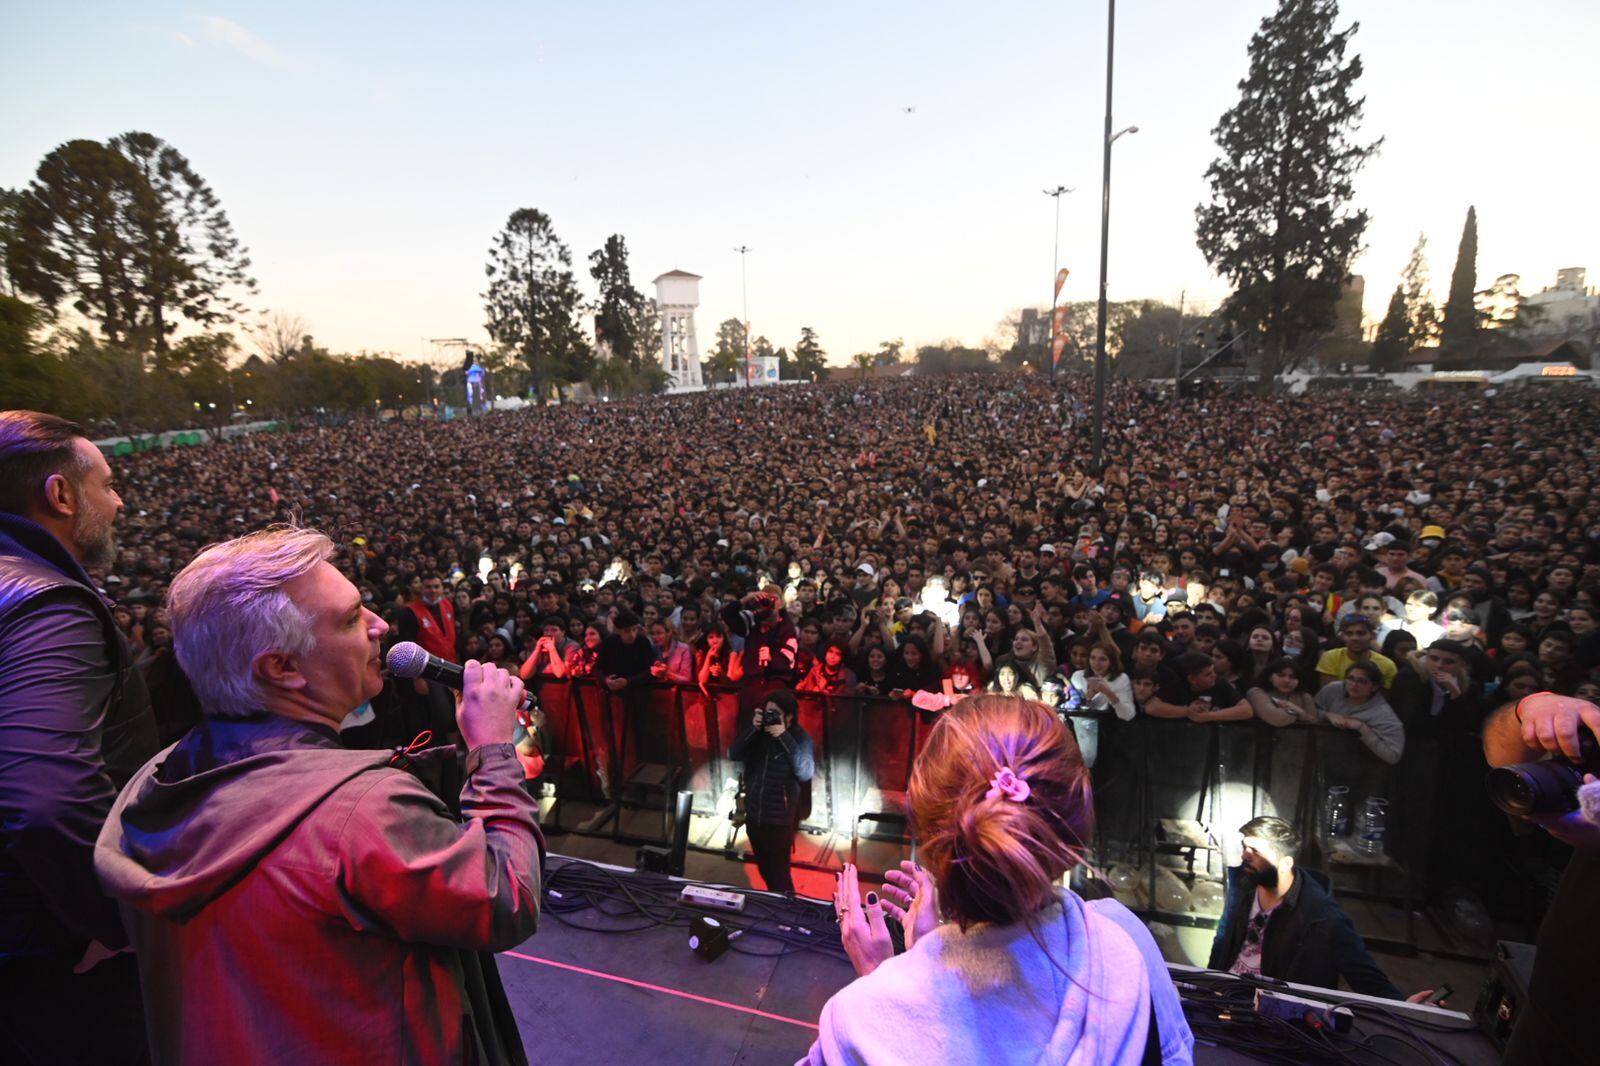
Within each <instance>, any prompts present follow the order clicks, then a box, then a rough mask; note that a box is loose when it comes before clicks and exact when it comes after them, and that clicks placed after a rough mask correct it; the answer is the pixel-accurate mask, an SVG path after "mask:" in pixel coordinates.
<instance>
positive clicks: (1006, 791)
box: [983, 766, 1033, 803]
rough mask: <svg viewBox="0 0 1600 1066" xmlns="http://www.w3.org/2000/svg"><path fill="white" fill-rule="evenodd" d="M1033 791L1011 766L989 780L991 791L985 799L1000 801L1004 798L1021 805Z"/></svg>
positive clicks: (1004, 767) (985, 795)
mask: <svg viewBox="0 0 1600 1066" xmlns="http://www.w3.org/2000/svg"><path fill="white" fill-rule="evenodd" d="M1032 791H1033V790H1032V789H1031V788H1029V787H1028V782H1026V781H1024V780H1023V779H1022V778H1021V777H1019V776H1017V774H1016V772H1015V771H1014V770H1012V769H1011V767H1009V766H1002V767H1001V768H1000V769H999V770H998V771H997V772H996V773H995V775H994V777H992V778H990V779H989V791H988V792H987V793H985V794H984V797H983V798H984V799H999V798H1000V797H1001V796H1004V797H1005V798H1006V799H1008V800H1010V801H1011V802H1012V803H1021V802H1022V801H1023V800H1025V799H1027V798H1028V795H1029V793H1031V792H1032Z"/></svg>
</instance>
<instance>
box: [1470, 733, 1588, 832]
mask: <svg viewBox="0 0 1600 1066" xmlns="http://www.w3.org/2000/svg"><path fill="white" fill-rule="evenodd" d="M1579 737H1580V742H1579V745H1578V758H1577V759H1576V760H1573V759H1566V758H1554V759H1544V760H1541V761H1539V762H1519V763H1512V764H1511V765H1509V766H1497V767H1495V768H1494V769H1493V770H1490V771H1489V779H1488V781H1487V782H1486V784H1487V785H1488V788H1489V798H1490V799H1491V800H1493V801H1494V804H1495V806H1496V807H1499V808H1500V809H1501V810H1502V811H1505V812H1506V813H1507V814H1566V813H1567V812H1568V811H1575V810H1577V809H1578V786H1579V785H1581V784H1583V775H1584V774H1596V775H1600V743H1596V742H1595V738H1594V735H1593V734H1591V733H1590V732H1589V731H1588V730H1587V729H1585V730H1584V731H1583V732H1581V733H1580V734H1579Z"/></svg>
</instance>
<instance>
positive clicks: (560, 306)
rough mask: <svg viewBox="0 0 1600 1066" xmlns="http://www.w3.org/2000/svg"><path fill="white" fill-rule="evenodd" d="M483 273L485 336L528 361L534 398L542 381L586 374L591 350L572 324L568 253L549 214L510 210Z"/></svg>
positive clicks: (574, 297)
mask: <svg viewBox="0 0 1600 1066" xmlns="http://www.w3.org/2000/svg"><path fill="white" fill-rule="evenodd" d="M484 273H485V274H487V275H488V277H489V289H488V291H487V292H485V293H484V294H483V301H484V311H485V313H486V316H487V319H488V322H487V328H488V331H489V336H490V337H492V338H493V339H494V340H496V341H497V342H499V343H500V344H504V345H505V346H506V347H508V348H511V349H513V350H514V351H516V353H517V354H518V355H520V356H521V357H522V359H523V361H524V362H526V363H527V364H528V370H529V372H530V373H531V374H532V375H533V388H534V393H535V395H537V396H538V401H539V403H541V404H542V403H544V401H545V394H546V389H545V383H546V382H547V381H553V382H557V383H562V382H574V381H582V380H583V379H584V378H586V377H588V376H589V372H590V370H592V369H593V353H592V352H591V351H590V350H589V346H588V343H587V342H586V341H585V340H584V337H583V333H582V332H581V331H580V330H579V328H578V322H577V314H578V283H577V281H576V280H575V279H574V278H573V276H572V252H571V250H570V249H568V248H567V246H566V244H565V243H563V242H562V240H561V239H560V238H559V237H557V236H556V231H555V227H554V226H553V225H551V222H550V216H549V215H546V214H545V213H544V212H543V211H539V210H536V209H534V208H531V207H524V208H521V209H520V210H517V211H513V212H512V213H511V217H510V218H509V219H507V220H506V225H505V228H504V229H503V230H501V231H500V233H499V234H497V235H496V236H495V239H494V244H493V245H492V246H491V247H490V248H489V262H488V265H487V266H485V268H484Z"/></svg>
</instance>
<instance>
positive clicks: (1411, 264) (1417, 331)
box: [1400, 233, 1439, 347]
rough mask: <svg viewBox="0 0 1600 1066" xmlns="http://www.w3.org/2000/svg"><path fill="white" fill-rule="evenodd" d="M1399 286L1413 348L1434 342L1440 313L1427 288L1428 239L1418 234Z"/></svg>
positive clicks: (1424, 235)
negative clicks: (1427, 342) (1403, 293)
mask: <svg viewBox="0 0 1600 1066" xmlns="http://www.w3.org/2000/svg"><path fill="white" fill-rule="evenodd" d="M1400 284H1401V285H1402V286H1403V287H1404V288H1405V296H1406V321H1407V323H1408V324H1409V326H1410V329H1411V335H1410V338H1409V340H1410V343H1411V346H1412V347H1415V346H1416V345H1418V344H1422V343H1424V342H1426V341H1430V340H1432V339H1433V337H1434V334H1435V333H1437V332H1438V329H1439V311H1438V309H1437V308H1435V307H1434V306H1433V293H1432V292H1431V291H1429V285H1428V238H1427V235H1426V234H1422V233H1419V234H1417V246H1416V247H1415V248H1413V249H1411V258H1410V259H1408V260H1406V268H1405V269H1404V270H1402V271H1401V272H1400Z"/></svg>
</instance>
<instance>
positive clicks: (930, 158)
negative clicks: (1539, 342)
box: [0, 0, 1600, 363]
mask: <svg viewBox="0 0 1600 1066" xmlns="http://www.w3.org/2000/svg"><path fill="white" fill-rule="evenodd" d="M1275 6H1276V5H1275V0H1213V2H1210V3H1199V2H1195V0H1143V2H1141V0H1124V2H1123V3H1122V4H1121V5H1119V10H1118V22H1117V57H1116V62H1117V66H1116V101H1115V124H1116V126H1117V127H1118V128H1120V127H1122V126H1125V125H1137V126H1138V127H1139V131H1140V132H1139V133H1137V134H1136V135H1131V136H1128V137H1124V138H1122V139H1121V140H1120V141H1118V142H1117V145H1116V149H1115V160H1114V166H1113V173H1112V177H1113V191H1112V203H1111V206H1112V211H1111V266H1110V294H1111V297H1112V298H1113V299H1124V298H1136V297H1154V298H1159V299H1165V300H1168V301H1172V302H1176V301H1177V299H1178V296H1179V293H1180V292H1182V291H1184V290H1187V291H1188V294H1189V299H1190V300H1191V301H1194V300H1196V299H1197V298H1198V299H1199V300H1201V301H1203V302H1205V303H1206V304H1208V305H1210V304H1214V303H1216V302H1217V301H1218V300H1219V299H1220V298H1221V297H1222V296H1224V295H1225V294H1226V291H1227V288H1226V286H1225V285H1224V284H1223V283H1222V282H1220V281H1219V280H1218V279H1216V278H1215V277H1213V276H1211V274H1210V272H1209V271H1208V269H1207V266H1206V264H1205V261H1204V259H1203V258H1202V257H1201V256H1200V254H1199V252H1198V251H1197V250H1196V249H1195V245H1194V208H1195V205H1196V204H1197V203H1198V202H1200V200H1201V199H1202V198H1203V197H1204V195H1205V184H1204V172H1205V169H1206V167H1207V165H1208V164H1209V163H1210V161H1211V160H1212V158H1213V157H1214V155H1215V146H1214V145H1213V143H1212V141H1211V135H1210V130H1211V128H1212V127H1213V126H1214V125H1215V123H1216V120H1217V119H1218V117H1219V116H1220V115H1221V114H1222V112H1223V111H1224V110H1226V109H1227V108H1228V107H1230V106H1232V104H1233V103H1234V102H1235V100H1236V99H1237V90H1236V83H1237V82H1238V80H1239V79H1240V78H1241V77H1243V76H1244V74H1245V71H1246V69H1247V56H1246V46H1247V44H1248V41H1249V38H1250V35H1251V33H1252V32H1253V31H1254V29H1255V28H1256V26H1257V24H1258V22H1259V20H1260V19H1261V18H1262V17H1263V16H1264V15H1266V14H1268V13H1269V12H1270V11H1271V10H1273V9H1274V7H1275ZM4 15H5V25H6V32H5V34H4V35H3V38H0V92H3V93H4V96H5V98H6V100H7V102H8V105H9V106H8V107H7V108H6V111H7V117H6V122H5V129H4V132H3V133H0V185H5V186H13V187H14V186H21V185H24V184H26V183H27V181H28V180H29V178H30V177H31V176H32V174H33V171H34V168H35V167H36V166H37V164H38V161H39V159H40V158H41V157H42V156H43V155H44V154H45V153H47V152H48V151H50V150H51V149H52V148H53V147H55V146H56V145H58V144H60V143H62V142H63V141H66V140H69V139H72V138H75V137H90V138H96V139H104V138H108V137H111V136H114V135H116V134H118V133H122V132H125V131H127V130H130V129H140V130H146V131H149V132H151V133H154V134H156V135H158V136H160V137H163V138H165V139H166V140H168V141H170V142H171V143H172V144H173V145H175V146H176V147H177V148H178V149H179V150H180V151H182V152H183V153H184V154H185V155H187V156H188V157H189V159H190V160H191V162H192V163H193V164H194V166H195V168H196V169H197V170H198V171H199V173H200V174H201V175H202V176H203V177H205V178H206V179H207V181H209V182H210V184H211V185H212V187H213V189H214V190H215V191H216V193H217V195H218V196H219V197H220V198H221V200H222V203H223V205H224V207H225V208H226V209H227V211H228V214H229V216H230V218H231V219H232V221H233V225H234V228H235V230H236V231H237V233H238V235H239V237H240V238H241V239H242V240H243V241H244V242H245V244H246V245H248V247H249V248H250V251H251V253H252V256H253V259H254V262H255V266H254V272H255V274H256V276H257V278H258V279H259V281H260V287H261V291H260V295H259V297H258V298H257V300H256V301H255V302H256V306H258V307H260V308H274V309H283V310H286V311H290V312H293V313H296V314H299V315H301V316H302V317H303V318H304V319H305V320H306V321H307V323H308V324H309V325H310V326H311V328H312V331H313V332H314V334H315V335H316V337H317V338H318V340H319V342H321V343H324V344H327V345H329V346H330V347H332V348H333V349H334V350H340V351H355V350H357V349H367V350H370V351H392V352H396V353H398V354H400V355H401V356H403V357H409V358H416V357H418V356H419V355H421V354H422V345H421V339H422V338H424V337H447V336H466V337H469V338H473V339H474V340H482V339H483V338H484V336H485V333H484V329H483V320H484V315H483V306H482V300H481V298H480V294H481V292H482V291H483V287H484V277H483V264H484V261H485V259H486V252H487V250H488V248H489V244H490V241H491V239H492V238H493V236H494V235H495V233H496V232H497V231H498V230H499V229H500V227H501V226H502V225H503V224H504V222H505V220H506V218H507V216H508V215H509V214H510V213H511V212H512V211H513V210H516V209H517V208H520V207H536V208H539V209H541V210H543V211H545V212H546V213H547V214H549V215H550V216H551V218H552V219H553V221H554V223H555V226H556V230H557V232H558V233H559V234H560V235H561V236H562V238H563V239H564V240H566V242H567V243H568V244H569V245H570V246H571V248H572V250H573V256H574V266H575V268H576V269H577V272H578V276H579V279H580V283H581V284H582V285H583V287H584V290H585V292H586V294H592V292H593V284H592V282H591V281H590V279H589V277H588V273H587V256H588V253H589V252H590V251H591V250H593V249H595V248H597V247H599V246H600V245H601V244H602V243H603V242H604V240H605V239H606V237H607V236H608V235H609V234H611V233H621V234H623V235H624V236H625V237H626V238H627V241H628V246H629V250H630V252H631V261H632V268H633V272H634V281H635V284H636V285H638V286H639V287H640V288H641V289H642V290H644V291H646V292H647V293H653V290H652V289H651V287H650V284H649V283H650V281H651V279H653V278H654V277H655V276H656V275H657V274H660V273H662V272H664V271H667V270H670V269H673V268H680V269H684V270H689V271H692V272H694V273H696V274H700V275H703V276H704V281H702V282H701V305H700V311H699V314H698V316H697V326H698V332H699V336H700V343H701V348H702V350H705V349H707V348H709V347H710V346H711V343H712V341H713V339H714V335H715V332H716V327H717V324H718V323H719V322H720V321H722V320H723V319H725V318H729V317H738V316H739V315H740V276H739V256H738V255H737V253H735V252H734V251H733V248H734V247H735V246H737V245H740V244H745V245H748V246H749V247H750V249H751V251H750V253H749V260H748V265H749V313H750V319H751V322H752V326H753V329H754V330H755V332H756V333H758V334H764V335H766V336H767V337H769V338H771V340H772V341H773V343H774V344H776V345H780V346H792V345H793V343H794V341H795V339H796V337H797V336H798V334H799V331H800V327H801V326H804V325H810V326H813V327H815V328H816V329H817V331H818V333H819V335H820V338H821V341H822V343H823V346H824V347H825V348H826V349H827V351H828V353H829V358H830V361H832V362H835V363H843V362H845V361H846V360H847V359H848V357H849V356H850V355H851V354H852V353H854V352H856V351H861V350H867V349H872V348H875V347H876V346H877V344H878V342H879V341H882V340H885V339H889V338H895V337H901V338H904V339H905V340H906V341H907V342H908V343H910V344H915V343H918V342H935V341H939V340H943V339H946V338H954V339H958V340H962V341H965V342H967V343H973V344H976V343H978V342H980V341H981V340H982V339H983V338H984V337H986V336H988V335H990V334H992V333H994V332H995V328H996V324H997V322H998V321H999V320H1000V319H1001V318H1002V316H1003V315H1004V314H1005V313H1006V312H1007V311H1008V310H1010V309H1011V308H1014V307H1017V306H1020V305H1024V304H1029V303H1032V304H1044V303H1047V302H1048V300H1049V296H1050V289H1049V286H1050V281H1051V277H1052V273H1051V266H1052V264H1051V238H1052V223H1053V214H1052V210H1053V205H1052V203H1051V201H1050V200H1049V199H1048V198H1047V197H1045V196H1044V195H1043V193H1042V190H1043V189H1045V188H1047V187H1053V186H1055V185H1056V184H1058V183H1060V184H1065V185H1068V186H1072V187H1074V188H1075V189H1076V190H1077V191H1076V192H1074V193H1073V194H1072V195H1070V196H1067V197H1065V198H1063V201H1062V210H1061V262H1062V265H1064V266H1067V267H1069V268H1070V269H1071V271H1072V276H1071V278H1070V280H1069V281H1068V283H1067V287H1066V290H1065V293H1064V295H1065V298H1066V299H1068V300H1069V301H1071V302H1072V304H1073V306H1074V308H1075V310H1076V311H1077V312H1078V313H1089V314H1092V300H1093V298H1094V293H1095V285H1096V278H1097V272H1098V256H1099V250H1098V240H1099V206H1100V205H1099V185H1100V136H1101V121H1102V111H1103V107H1104V91H1105V89H1104V86H1105V5H1104V3H1103V2H1098V0H1094V2H1090V0H1070V2H1058V3H1054V4H1045V3H1000V2H994V3H987V4H981V5H979V4H971V3H918V4H912V3H880V4H861V3H854V4H836V3H809V4H804V5H800V4H791V5H782V7H781V8H780V7H779V6H778V5H757V4H749V3H740V4H735V3H727V4H711V3H678V4H659V3H654V4H552V3H501V4H476V5H459V6H458V8H457V9H451V7H450V6H447V5H439V4H426V5H424V4H413V3H400V2H395V3H388V4H381V5H380V4H361V5H355V4H328V3H318V4H306V3H283V2H280V3H272V4H216V5H215V6H203V7H192V6H185V5H174V4H163V3H148V4H139V5H133V4H125V3H123V4H111V3H95V4H88V3H73V4H39V3H29V4H23V3H19V2H17V0H6V2H5V4H4ZM1341 19H1342V22H1344V23H1348V22H1349V21H1350V20H1352V19H1355V20H1359V21H1360V23H1361V30H1360V32H1359V33H1358V34H1357V35H1356V38H1355V46H1356V48H1357V50H1358V51H1359V52H1360V53H1361V55H1362V57H1363V60H1364V62H1365V64H1366V74H1365V76H1364V77H1363V79H1362V81H1361V87H1362V89H1363V90H1364V91H1365V93H1366V95H1367V113H1366V123H1365V127H1364V133H1365V135H1366V136H1367V137H1369V138H1371V137H1377V136H1380V135H1381V136H1384V137H1386V138H1387V140H1386V142H1385V145H1384V148H1383V151H1382V154H1381V155H1380V156H1378V157H1377V158H1376V159H1375V160H1374V161H1373V162H1371V163H1370V164H1369V166H1368V168H1367V169H1366V171H1364V173H1363V174H1362V176H1361V178H1360V181H1359V184H1358V193H1357V202H1358V203H1359V204H1360V205H1361V206H1364V207H1366V208H1367V209H1368V210H1369V211H1370V212H1371V214H1372V218H1373V221H1372V224H1371V226H1370V227H1369V228H1368V231H1367V244H1368V250H1367V251H1366V253H1365V254H1364V255H1363V256H1362V258H1361V259H1360V260H1358V262H1357V263H1356V267H1355V269H1356V271H1357V272H1358V273H1361V274H1363V275H1364V276H1365V277H1366V279H1367V312H1368V314H1369V315H1371V316H1373V317H1379V316H1381V315H1382V312H1383V309H1384V306H1385V305H1386V303H1387V299H1388V295H1389V293H1390V291H1391V290H1392V289H1393V288H1394V285H1395V283H1396V280H1397V276H1398V273H1399V271H1400V268H1401V267H1402V266H1403V265H1404V263H1405V260H1406V257H1407V255H1408V254H1409V252H1410V250H1411V246H1412V244H1413V243H1414V242H1415V240H1416V237H1417V234H1418V233H1419V232H1425V233H1426V234H1427V235H1428V239H1429V251H1430V265H1431V267H1432V274H1433V278H1434V283H1435V289H1436V296H1437V298H1438V299H1439V300H1441V301H1442V300H1443V298H1444V294H1445V290H1446V289H1447V287H1448V281H1449V273H1450V269H1451V267H1452V265H1453V263H1454V260H1455V251H1456V243H1457V240H1458V239H1459V237H1460V232H1461V224H1462V220H1463V218H1464V216H1465V214H1466V210H1467V206H1468V204H1476V205H1477V208H1478V219H1479V256H1478V278H1479V287H1483V286H1485V285H1487V284H1488V283H1489V281H1490V280H1492V279H1493V278H1494V277H1495V276H1496V275H1498V274H1501V273H1510V272H1515V273H1520V274H1521V275H1522V277H1523V287H1524V291H1537V290H1538V289H1539V288H1541V287H1544V286H1548V285H1551V284H1553V283H1554V281H1555V271H1556V269H1557V268H1558V267H1564V266H1583V267H1587V268H1589V270H1590V274H1591V281H1592V282H1600V277H1597V275H1600V212H1597V211H1596V210H1595V207H1594V203H1593V197H1594V176H1595V174H1596V173H1600V139H1597V138H1596V137H1595V136H1594V115H1595V110H1596V93H1595V82H1594V77H1593V73H1592V50H1593V45H1594V42H1595V41H1596V40H1600V4H1595V3H1594V2H1593V0H1530V2H1526V3H1522V4H1517V5H1510V4H1506V3H1503V2H1490V0H1451V2H1443V0H1405V2H1397V0H1344V2H1343V3H1342V4H1341ZM908 107H914V108H915V111H914V112H912V113H907V112H906V111H905V110H904V109H905V108H908Z"/></svg>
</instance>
